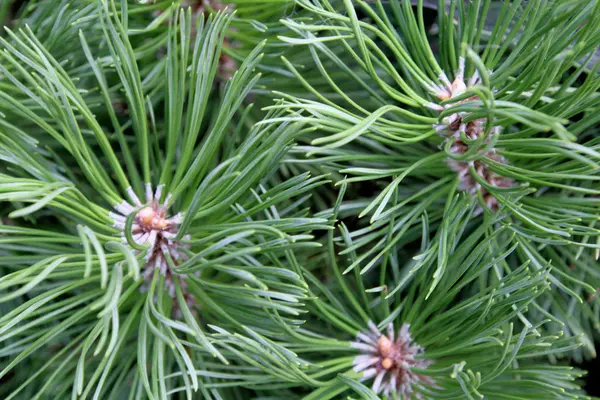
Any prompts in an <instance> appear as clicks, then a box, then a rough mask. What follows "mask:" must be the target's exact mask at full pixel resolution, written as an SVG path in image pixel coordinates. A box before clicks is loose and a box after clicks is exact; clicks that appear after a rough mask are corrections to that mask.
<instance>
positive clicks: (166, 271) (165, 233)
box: [110, 184, 190, 300]
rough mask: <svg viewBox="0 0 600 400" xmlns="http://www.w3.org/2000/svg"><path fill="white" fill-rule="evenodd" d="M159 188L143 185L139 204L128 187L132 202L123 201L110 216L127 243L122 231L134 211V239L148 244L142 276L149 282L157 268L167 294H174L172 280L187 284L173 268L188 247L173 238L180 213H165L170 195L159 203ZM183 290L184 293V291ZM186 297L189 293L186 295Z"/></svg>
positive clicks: (181, 258)
mask: <svg viewBox="0 0 600 400" xmlns="http://www.w3.org/2000/svg"><path fill="white" fill-rule="evenodd" d="M162 190H163V185H159V186H158V187H157V188H156V192H153V190H152V185H150V184H146V199H145V202H144V203H142V201H141V200H140V199H139V198H138V196H137V195H136V194H135V193H134V191H133V190H132V189H131V188H129V189H128V190H127V194H128V196H129V198H130V199H131V200H132V203H128V202H126V201H123V202H122V203H120V204H118V205H117V206H115V210H116V211H117V212H116V213H114V212H111V213H110V216H111V218H112V219H113V220H114V227H116V228H118V229H120V230H121V231H122V236H123V240H124V241H125V242H127V239H126V234H125V229H127V218H128V217H129V216H130V215H131V214H134V216H133V221H132V225H131V235H132V237H133V240H134V241H135V243H137V244H138V245H141V246H147V250H146V255H145V256H144V261H145V264H144V270H143V276H144V279H145V280H146V282H149V281H151V280H152V276H153V275H154V271H155V270H156V269H158V270H159V271H160V273H161V274H162V275H164V276H165V287H166V289H167V290H168V293H169V295H170V296H171V297H175V283H174V281H173V280H174V279H176V277H177V279H179V283H180V285H181V287H182V289H185V287H186V283H185V279H183V277H182V276H179V275H176V274H175V273H174V271H173V267H176V266H177V265H179V264H180V263H181V261H184V260H185V259H186V258H187V256H186V254H185V253H184V252H183V249H185V248H186V247H188V246H187V245H186V244H184V243H182V242H181V241H178V240H175V238H176V237H177V234H178V232H179V226H180V224H181V221H182V220H183V214H182V213H178V214H175V215H173V216H171V217H169V216H168V213H167V211H168V208H169V202H170V198H171V196H170V195H167V196H166V198H165V200H164V201H163V202H162V203H161V202H160V199H161V197H162ZM188 238H189V237H188V236H187V235H186V236H184V237H183V239H184V240H185V239H188ZM184 293H186V292H185V290H184ZM187 297H190V296H189V295H187V294H186V298H187ZM188 300H189V299H188Z"/></svg>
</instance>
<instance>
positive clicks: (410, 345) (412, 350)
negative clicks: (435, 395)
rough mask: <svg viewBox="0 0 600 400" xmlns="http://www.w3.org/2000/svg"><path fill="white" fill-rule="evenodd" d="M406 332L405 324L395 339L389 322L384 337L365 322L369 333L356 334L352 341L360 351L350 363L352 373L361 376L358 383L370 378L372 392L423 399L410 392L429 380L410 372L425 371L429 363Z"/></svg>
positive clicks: (420, 348) (354, 346)
mask: <svg viewBox="0 0 600 400" xmlns="http://www.w3.org/2000/svg"><path fill="white" fill-rule="evenodd" d="M409 329H410V325H409V324H406V323H405V324H403V325H402V326H401V327H400V329H399V330H398V333H397V336H396V335H395V334H394V325H393V324H392V323H390V324H389V325H388V326H387V334H383V333H381V332H380V331H379V329H377V327H376V326H375V324H374V323H373V322H369V330H368V331H366V332H364V333H363V332H359V333H358V335H357V338H356V339H357V340H356V341H355V342H352V344H351V345H352V347H353V348H356V349H358V350H360V351H361V354H360V355H358V356H356V358H355V359H354V361H353V365H354V371H355V372H362V373H363V377H362V380H367V379H371V378H374V380H373V386H372V389H373V391H374V392H375V393H377V394H379V393H383V394H384V395H385V396H389V395H390V394H391V393H392V392H393V391H395V392H396V393H397V394H399V395H402V398H403V399H419V400H420V399H423V396H422V394H421V393H419V392H416V391H415V390H414V388H415V385H418V384H427V385H432V384H433V380H432V379H431V378H430V377H428V376H425V375H420V374H418V373H416V372H413V371H412V370H411V368H418V369H426V368H427V367H429V366H430V365H431V364H432V363H433V362H432V361H431V360H428V359H426V358H423V357H422V356H423V352H424V349H423V348H422V347H421V346H419V345H418V344H416V343H414V342H413V340H412V338H411V336H410V334H409V332H408V330H409Z"/></svg>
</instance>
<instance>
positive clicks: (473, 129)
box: [432, 59, 515, 214]
mask: <svg viewBox="0 0 600 400" xmlns="http://www.w3.org/2000/svg"><path fill="white" fill-rule="evenodd" d="M464 71H465V61H464V59H460V63H459V70H458V72H457V74H456V78H455V79H454V81H453V82H450V80H449V79H448V78H447V77H446V76H445V75H442V76H440V80H441V81H442V82H443V85H438V86H435V88H434V92H435V93H436V96H437V97H438V98H439V99H440V100H442V101H446V100H451V99H453V98H456V97H458V96H461V95H463V94H464V93H465V92H466V91H467V90H468V88H470V87H473V86H475V85H477V84H479V83H480V82H481V78H480V76H479V73H478V72H477V71H475V73H474V74H473V76H471V78H469V79H468V80H466V79H465V76H464V75H465V72H464ZM477 99H478V97H477V96H472V97H468V98H466V99H462V100H457V101H456V102H453V103H448V104H446V105H444V106H440V105H435V108H436V109H437V110H439V111H443V110H446V109H448V108H450V107H452V106H454V105H456V104H460V103H464V102H467V101H473V100H477ZM432 107H433V106H432ZM466 116H467V115H466V114H464V113H461V112H457V113H454V114H451V115H449V116H447V117H446V118H444V119H443V120H442V121H441V123H440V124H436V125H435V129H436V131H437V132H438V134H440V135H441V136H443V137H445V138H446V141H450V142H451V144H450V152H451V153H452V154H455V155H457V156H461V155H464V154H465V153H467V152H468V151H469V149H470V145H469V144H468V143H465V140H463V137H466V138H467V139H468V140H472V141H476V140H478V139H480V138H482V137H484V135H485V131H486V125H487V123H488V121H487V119H486V118H477V119H474V120H471V121H466V118H465V117H466ZM501 131H502V127H500V126H493V127H492V128H491V131H490V134H489V136H488V138H486V139H485V146H484V147H483V148H482V149H480V150H478V156H479V157H480V158H478V159H475V160H472V161H462V160H457V159H454V158H452V157H448V158H447V159H446V163H447V165H448V167H449V168H450V169H451V170H452V171H454V172H456V173H457V175H458V177H459V179H460V183H459V186H458V188H459V189H460V190H462V191H464V192H467V193H469V194H470V195H471V196H475V195H476V194H477V192H478V191H481V195H482V197H483V201H484V203H485V205H486V206H487V207H488V208H489V209H490V210H493V211H496V210H497V209H498V206H499V202H498V199H497V198H496V197H495V196H494V195H493V194H492V193H490V192H489V191H488V190H486V189H485V188H484V187H482V185H481V184H480V183H479V182H478V181H477V179H476V178H475V177H474V176H473V174H472V172H471V167H473V169H474V171H475V173H476V174H477V175H478V176H479V177H480V178H481V179H483V180H484V181H485V182H486V183H488V184H489V185H490V186H494V187H498V188H510V187H513V186H514V185H515V182H514V180H513V179H511V178H507V177H504V176H501V175H499V174H497V173H496V172H494V171H492V170H491V169H490V168H489V165H488V164H487V163H486V162H485V160H484V158H489V159H491V160H493V161H496V162H498V163H501V164H508V161H507V160H506V158H504V156H502V155H500V154H498V153H497V152H496V149H495V148H493V147H490V146H487V144H488V143H489V139H490V137H494V136H497V135H500V133H501ZM482 211H483V210H482V209H481V208H480V207H479V208H478V209H477V210H476V214H480V213H481V212H482Z"/></svg>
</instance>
